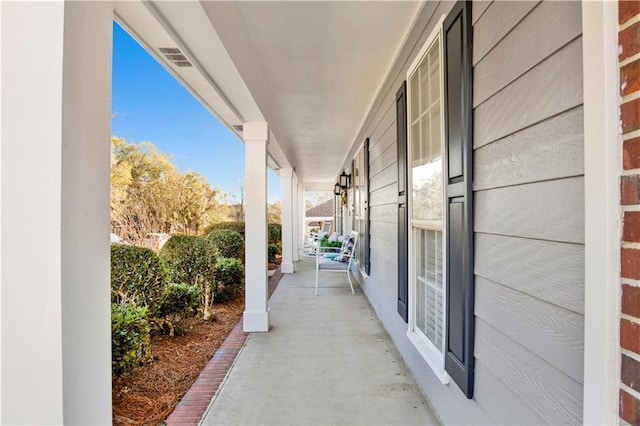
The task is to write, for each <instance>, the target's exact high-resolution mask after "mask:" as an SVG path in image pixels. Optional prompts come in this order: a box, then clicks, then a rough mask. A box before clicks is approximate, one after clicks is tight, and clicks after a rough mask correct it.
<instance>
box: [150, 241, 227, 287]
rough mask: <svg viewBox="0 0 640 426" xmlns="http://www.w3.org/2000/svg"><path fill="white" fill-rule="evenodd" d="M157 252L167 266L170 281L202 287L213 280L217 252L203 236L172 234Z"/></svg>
mask: <svg viewBox="0 0 640 426" xmlns="http://www.w3.org/2000/svg"><path fill="white" fill-rule="evenodd" d="M159 254H160V257H161V258H162V259H164V261H165V263H166V265H167V266H168V267H169V271H170V273H169V278H170V280H171V282H174V283H185V284H189V285H194V284H195V285H198V286H200V287H202V286H203V285H204V284H206V283H213V282H214V280H215V275H214V268H215V264H216V257H217V252H216V250H215V248H214V247H213V245H212V244H211V243H210V242H209V240H207V239H206V238H204V237H198V236H195V235H174V236H173V237H171V238H169V241H167V242H166V244H165V245H164V246H163V247H162V248H161V249H160V251H159Z"/></svg>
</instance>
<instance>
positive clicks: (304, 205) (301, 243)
mask: <svg viewBox="0 0 640 426" xmlns="http://www.w3.org/2000/svg"><path fill="white" fill-rule="evenodd" d="M298 200H299V203H300V204H299V206H300V210H298V211H299V215H298V226H297V228H298V229H299V230H300V231H299V234H298V235H299V236H298V255H299V256H300V257H302V256H304V233H305V231H306V229H305V226H304V219H305V216H306V215H307V203H306V202H305V193H304V186H302V183H298Z"/></svg>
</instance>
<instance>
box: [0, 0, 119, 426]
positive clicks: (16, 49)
mask: <svg viewBox="0 0 640 426" xmlns="http://www.w3.org/2000/svg"><path fill="white" fill-rule="evenodd" d="M112 20H113V8H112V4H111V3H110V2H99V3H92V2H39V3H34V2H13V3H3V4H2V37H1V38H2V47H1V49H2V118H1V121H2V145H1V147H2V148H1V149H2V163H1V164H0V173H1V174H2V179H1V180H2V188H1V190H0V194H1V200H2V223H1V229H2V231H1V241H0V244H1V246H2V267H1V271H2V272H1V276H0V277H1V278H0V280H1V289H2V290H1V291H2V305H1V307H0V314H1V316H2V330H1V332H0V339H1V341H2V351H3V352H2V359H1V372H2V376H1V381H2V384H1V386H2V389H3V392H2V400H1V402H0V404H1V406H2V418H1V419H0V423H2V424H108V423H111V321H110V309H111V306H110V276H109V187H110V185H109V155H110V143H109V138H110V127H109V123H110V116H111V108H110V102H111V45H112V34H111V32H112V25H113V21H112Z"/></svg>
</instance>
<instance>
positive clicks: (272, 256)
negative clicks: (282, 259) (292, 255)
mask: <svg viewBox="0 0 640 426" xmlns="http://www.w3.org/2000/svg"><path fill="white" fill-rule="evenodd" d="M267 249H268V253H267V254H268V256H269V262H274V261H275V260H276V256H277V255H279V254H280V246H279V245H277V244H269V245H268V246H267Z"/></svg>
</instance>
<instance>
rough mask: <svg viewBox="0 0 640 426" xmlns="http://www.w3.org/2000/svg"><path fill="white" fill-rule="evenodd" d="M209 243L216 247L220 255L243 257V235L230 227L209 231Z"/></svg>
mask: <svg viewBox="0 0 640 426" xmlns="http://www.w3.org/2000/svg"><path fill="white" fill-rule="evenodd" d="M207 239H208V240H209V241H210V242H211V244H213V245H214V247H216V249H218V255H219V256H220V257H233V258H236V259H243V258H244V237H243V236H242V234H240V233H239V232H237V231H233V230H231V229H218V230H215V231H211V233H210V234H209V235H208V236H207Z"/></svg>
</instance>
